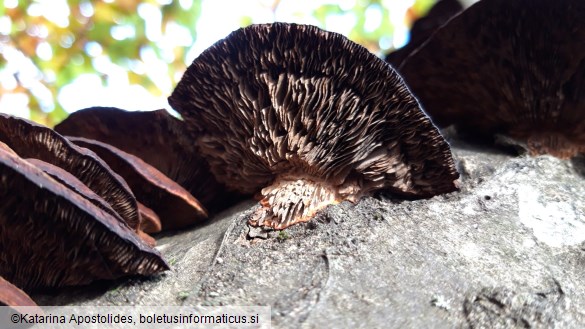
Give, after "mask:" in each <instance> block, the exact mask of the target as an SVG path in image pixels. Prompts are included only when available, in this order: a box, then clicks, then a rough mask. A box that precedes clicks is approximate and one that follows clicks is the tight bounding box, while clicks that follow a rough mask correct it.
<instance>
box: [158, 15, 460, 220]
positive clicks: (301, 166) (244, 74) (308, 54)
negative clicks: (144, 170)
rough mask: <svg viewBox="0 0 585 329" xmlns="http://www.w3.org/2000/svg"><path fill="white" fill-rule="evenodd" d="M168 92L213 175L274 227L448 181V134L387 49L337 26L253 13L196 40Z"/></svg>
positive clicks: (447, 186)
mask: <svg viewBox="0 0 585 329" xmlns="http://www.w3.org/2000/svg"><path fill="white" fill-rule="evenodd" d="M169 102H170V104H171V106H173V108H175V109H176V110H177V111H179V113H181V115H182V116H183V118H185V120H186V122H187V124H188V125H189V127H190V128H191V129H192V131H193V133H194V136H197V138H196V140H194V141H193V142H194V143H196V144H197V146H198V147H199V149H200V150H201V152H202V153H203V154H204V155H205V156H206V159H207V160H208V162H209V164H210V168H211V170H212V171H213V173H214V174H215V176H216V177H217V178H218V180H220V181H221V182H222V183H224V184H226V185H228V186H229V187H231V188H233V189H236V190H238V191H241V192H243V193H256V192H261V198H262V200H261V204H262V205H263V209H262V211H261V213H259V214H257V215H256V216H255V217H254V219H253V220H252V222H253V223H256V224H259V225H266V226H271V227H273V228H277V229H282V228H285V227H287V226H289V225H292V224H294V223H297V222H302V221H307V220H309V219H310V218H311V216H312V215H313V214H314V213H315V212H316V211H318V210H319V209H322V208H323V207H325V206H327V205H328V204H332V203H336V202H340V201H342V200H351V201H357V200H358V199H359V198H360V197H361V196H362V195H364V194H368V193H370V192H372V191H375V190H381V189H385V190H388V191H391V192H393V193H395V194H396V195H401V196H406V197H431V196H433V195H435V194H438V193H445V192H450V191H453V190H455V189H456V187H455V183H454V180H455V179H456V178H457V177H458V174H457V172H456V170H455V167H454V165H453V159H452V157H451V152H450V149H449V145H448V144H447V143H446V142H445V140H444V139H443V138H442V136H441V135H440V134H439V132H438V130H437V129H436V128H435V127H434V126H433V124H432V123H431V121H430V120H429V118H428V117H427V116H426V115H425V114H424V113H423V112H422V111H421V110H420V107H419V105H418V103H417V101H416V100H415V98H414V97H413V96H412V95H411V94H410V92H409V91H408V89H407V88H406V86H405V85H404V84H403V83H402V80H401V78H400V77H399V76H398V75H397V74H396V72H395V71H394V70H393V69H392V68H391V67H390V66H389V65H388V64H387V63H385V62H384V61H382V60H380V59H378V58H377V57H376V56H374V55H373V54H371V53H370V52H369V51H367V50H366V49H365V48H363V47H361V46H359V45H357V44H355V43H353V42H351V41H350V40H348V39H347V38H345V37H343V36H342V35H340V34H337V33H330V32H326V31H323V30H321V29H319V28H316V27H314V26H307V25H295V24H283V23H275V24H267V25H253V26H250V27H247V28H244V29H240V30H237V31H235V32H233V33H232V34H230V35H229V36H228V37H227V38H225V39H224V40H221V41H219V42H218V43H216V44H215V45H213V46H212V47H211V48H209V49H208V50H206V51H205V52H203V53H202V54H201V55H200V56H199V57H198V58H197V59H195V61H194V62H193V64H191V66H190V67H189V68H188V69H187V72H186V73H185V74H184V76H183V78H182V79H181V81H180V82H179V84H178V86H177V88H176V89H175V90H174V92H173V94H172V95H171V97H170V98H169Z"/></svg>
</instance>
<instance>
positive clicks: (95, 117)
mask: <svg viewBox="0 0 585 329" xmlns="http://www.w3.org/2000/svg"><path fill="white" fill-rule="evenodd" d="M55 131H57V132H58V133H60V134H62V135H66V136H74V137H83V138H88V139H94V140H97V141H100V142H103V143H107V144H109V145H112V146H114V147H116V148H118V149H120V150H122V151H124V152H126V153H130V154H132V155H135V156H137V157H139V158H140V159H142V160H143V161H144V162H146V163H148V164H150V165H151V166H153V167H155V168H156V169H158V170H159V171H160V172H162V173H163V174H165V175H166V176H168V177H169V178H170V179H172V180H173V181H175V182H177V183H178V184H179V185H181V186H182V187H183V188H185V189H186V190H187V191H189V193H191V194H192V195H193V196H194V197H195V198H197V200H199V202H201V203H202V204H203V205H204V206H205V207H206V208H207V209H208V210H210V211H212V212H216V211H219V210H223V209H224V208H226V207H227V206H229V205H231V204H233V203H234V202H235V201H237V200H238V199H240V198H239V196H237V195H235V194H233V193H229V192H228V191H227V190H226V188H225V187H224V186H223V185H221V184H220V183H218V182H217V180H216V179H215V177H214V176H213V175H212V174H211V173H210V171H209V167H208V165H207V163H206V162H205V161H204V160H203V159H202V157H201V156H200V154H199V152H198V151H197V150H196V149H195V148H194V146H193V144H192V143H191V141H190V140H189V137H188V134H187V132H186V129H185V123H184V122H183V121H182V120H179V119H177V118H175V117H173V116H172V115H170V114H169V113H168V112H167V111H165V110H157V111H125V110H122V109H118V108H114V107H92V108H87V109H83V110H79V111H76V112H74V113H71V114H70V115H69V116H68V117H67V118H66V119H65V120H63V121H62V122H61V123H59V124H58V125H56V126H55Z"/></svg>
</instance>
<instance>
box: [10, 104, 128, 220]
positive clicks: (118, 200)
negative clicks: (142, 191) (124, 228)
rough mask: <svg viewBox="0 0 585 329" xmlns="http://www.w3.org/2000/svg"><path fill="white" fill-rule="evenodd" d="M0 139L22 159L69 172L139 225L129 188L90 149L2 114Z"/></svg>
mask: <svg viewBox="0 0 585 329" xmlns="http://www.w3.org/2000/svg"><path fill="white" fill-rule="evenodd" d="M0 141H2V142H4V143H6V145H8V147H10V148H11V149H12V150H14V152H16V154H18V155H19V156H20V157H22V158H33V159H39V160H42V161H45V162H48V163H50V164H52V165H54V166H57V167H60V168H62V169H64V170H65V171H67V172H69V173H71V174H72V175H73V176H75V177H77V178H78V179H79V180H80V181H81V182H83V184H85V185H86V186H87V187H89V188H90V189H91V190H92V191H94V192H95V193H96V194H97V195H99V196H100V197H102V198H103V199H104V200H106V201H107V202H108V203H109V204H110V205H111V206H112V208H113V209H114V210H115V211H116V212H117V213H118V214H119V215H120V216H121V217H122V218H123V219H124V220H125V221H126V223H127V224H128V225H129V226H130V227H131V228H137V227H138V225H139V217H138V208H137V205H136V199H135V198H134V195H133V194H132V192H131V191H130V188H129V187H128V185H127V184H126V182H125V181H124V180H123V179H122V178H121V177H120V176H118V175H117V174H116V173H115V172H113V171H112V170H111V169H110V168H109V167H108V165H107V164H106V163H105V162H104V161H102V160H101V159H100V158H99V157H98V156H97V155H95V153H93V152H92V151H90V150H87V149H85V148H82V147H78V146H76V145H74V144H73V143H71V142H70V141H68V140H67V139H66V138H65V137H63V136H61V135H59V134H58V133H56V132H55V131H54V130H52V129H49V128H47V127H44V126H41V125H38V124H36V123H34V122H31V121H28V120H25V119H21V118H16V117H13V116H10V115H7V114H3V113H0Z"/></svg>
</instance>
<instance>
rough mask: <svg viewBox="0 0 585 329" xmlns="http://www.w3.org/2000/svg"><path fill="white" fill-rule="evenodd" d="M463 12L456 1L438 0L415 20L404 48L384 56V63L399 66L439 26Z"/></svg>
mask: <svg viewBox="0 0 585 329" xmlns="http://www.w3.org/2000/svg"><path fill="white" fill-rule="evenodd" d="M462 10H463V6H462V5H461V3H459V1H458V0H439V1H437V3H436V4H435V5H434V6H433V7H432V8H431V10H429V12H428V13H427V14H426V15H425V16H423V17H421V18H419V19H417V20H416V21H415V22H414V23H413V24H412V28H411V29H410V39H409V40H408V43H407V44H406V45H404V47H402V48H400V49H398V50H395V51H393V52H391V53H390V54H388V56H386V61H387V62H388V63H390V64H392V65H393V66H394V67H398V66H400V64H401V63H402V61H404V59H405V58H406V57H407V56H408V55H409V54H410V53H411V52H412V51H414V50H415V49H417V48H418V47H419V46H420V45H422V44H423V43H424V42H425V41H426V40H427V39H428V38H429V37H430V36H431V35H432V34H433V33H434V32H435V31H436V30H437V29H438V28H439V27H441V25H443V24H445V22H447V21H448V20H449V19H450V18H451V17H453V16H455V15H457V14H458V13H459V12H461V11H462Z"/></svg>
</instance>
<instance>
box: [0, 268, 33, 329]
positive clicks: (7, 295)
mask: <svg viewBox="0 0 585 329" xmlns="http://www.w3.org/2000/svg"><path fill="white" fill-rule="evenodd" d="M0 306H37V303H35V302H34V301H33V300H32V299H31V298H30V297H29V295H27V294H26V293H25V292H24V291H22V290H20V289H19V288H18V287H16V286H15V285H13V284H12V283H10V282H8V281H6V280H5V279H4V278H3V277H2V276H0ZM4 321H6V320H4Z"/></svg>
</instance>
